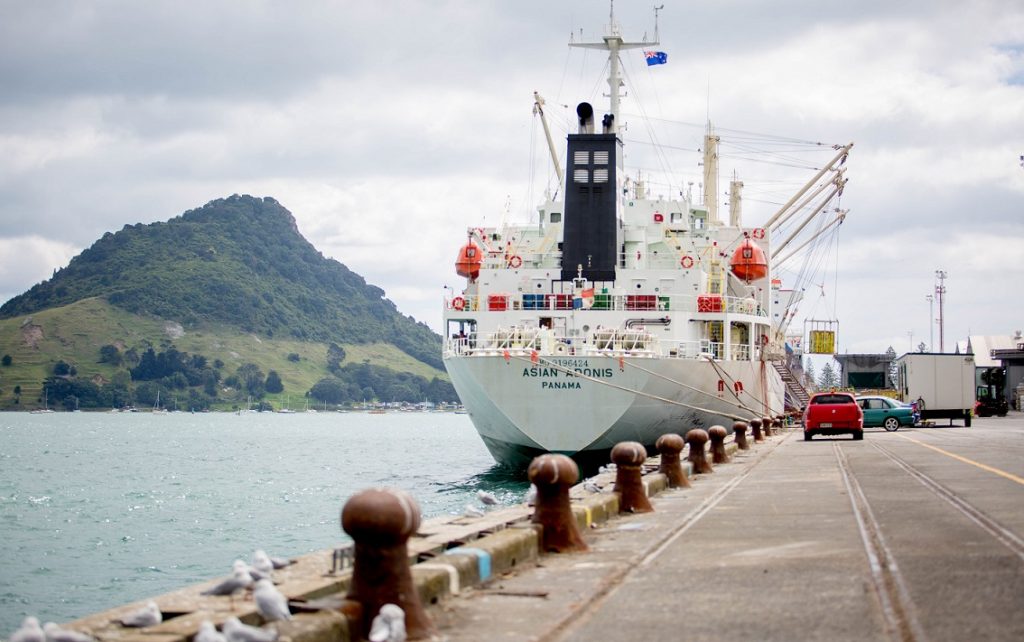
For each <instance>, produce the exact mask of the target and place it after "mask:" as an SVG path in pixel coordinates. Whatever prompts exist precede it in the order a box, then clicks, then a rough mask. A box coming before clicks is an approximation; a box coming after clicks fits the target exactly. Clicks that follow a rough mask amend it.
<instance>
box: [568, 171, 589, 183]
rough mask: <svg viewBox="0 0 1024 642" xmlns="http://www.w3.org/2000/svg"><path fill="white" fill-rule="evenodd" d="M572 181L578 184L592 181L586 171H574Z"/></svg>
mask: <svg viewBox="0 0 1024 642" xmlns="http://www.w3.org/2000/svg"><path fill="white" fill-rule="evenodd" d="M572 180H573V182H576V183H586V182H588V181H589V180H590V172H588V171H587V170H585V169H576V170H573V172H572Z"/></svg>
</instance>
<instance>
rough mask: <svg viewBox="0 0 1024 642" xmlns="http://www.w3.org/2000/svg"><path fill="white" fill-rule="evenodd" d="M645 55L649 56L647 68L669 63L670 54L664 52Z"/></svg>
mask: <svg viewBox="0 0 1024 642" xmlns="http://www.w3.org/2000/svg"><path fill="white" fill-rule="evenodd" d="M644 55H645V56H647V66H648V67H650V66H651V65H664V64H665V63H666V62H668V54H667V53H665V52H664V51H645V52H644Z"/></svg>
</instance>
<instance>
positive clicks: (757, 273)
mask: <svg viewBox="0 0 1024 642" xmlns="http://www.w3.org/2000/svg"><path fill="white" fill-rule="evenodd" d="M729 268H730V269H731V270H732V273H733V274H735V275H736V277H737V278H739V279H741V280H743V281H746V282H747V283H749V282H751V281H756V280H758V279H763V278H764V277H766V276H768V259H767V258H766V257H765V255H764V250H762V249H761V247H760V246H759V245H758V244H757V243H755V242H754V241H753V240H752V239H749V238H745V239H743V242H742V243H740V245H739V247H737V248H736V251H734V252H733V253H732V260H730V261H729Z"/></svg>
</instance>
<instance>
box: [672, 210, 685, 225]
mask: <svg viewBox="0 0 1024 642" xmlns="http://www.w3.org/2000/svg"><path fill="white" fill-rule="evenodd" d="M669 216H671V219H670V220H671V221H672V222H673V223H677V222H679V221H682V220H683V213H682V212H672V213H671V214H670V215H669Z"/></svg>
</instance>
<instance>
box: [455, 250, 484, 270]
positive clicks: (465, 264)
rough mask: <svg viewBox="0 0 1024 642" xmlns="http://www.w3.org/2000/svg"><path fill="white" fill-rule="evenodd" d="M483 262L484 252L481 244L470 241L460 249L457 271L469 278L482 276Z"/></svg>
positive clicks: (456, 260) (456, 261)
mask: <svg viewBox="0 0 1024 642" xmlns="http://www.w3.org/2000/svg"><path fill="white" fill-rule="evenodd" d="M481 264H483V254H482V253H481V252H480V246H479V245H477V244H476V243H474V242H473V241H469V242H468V243H466V244H465V245H463V246H462V248H460V249H459V257H458V258H457V259H455V273H456V274H458V275H459V276H464V277H466V278H468V279H475V278H476V277H478V276H480V265H481Z"/></svg>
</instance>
